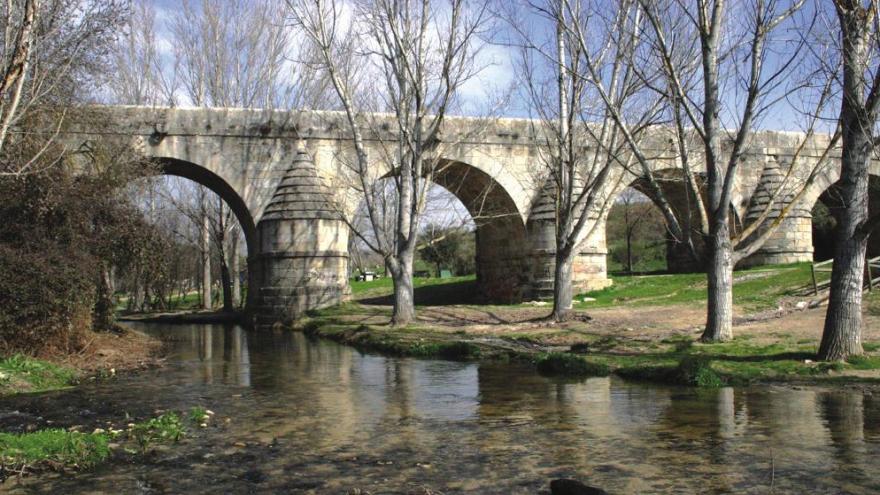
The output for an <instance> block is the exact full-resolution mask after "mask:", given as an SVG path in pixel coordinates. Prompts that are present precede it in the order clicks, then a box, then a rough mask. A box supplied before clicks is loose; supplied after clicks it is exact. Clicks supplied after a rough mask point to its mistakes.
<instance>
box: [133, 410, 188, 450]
mask: <svg viewBox="0 0 880 495" xmlns="http://www.w3.org/2000/svg"><path fill="white" fill-rule="evenodd" d="M128 436H129V438H131V439H133V440H134V441H135V442H137V444H138V446H140V448H141V450H143V451H146V450H147V449H148V448H150V445H151V444H153V443H167V442H177V441H178V440H180V438H181V437H182V436H183V422H182V421H181V420H180V416H178V415H177V413H173V412H169V413H165V414H163V415H161V416H158V417H155V418H153V419H151V420H149V421H145V422H143V423H137V424H135V425H133V426H131V428H130V429H129V430H128Z"/></svg>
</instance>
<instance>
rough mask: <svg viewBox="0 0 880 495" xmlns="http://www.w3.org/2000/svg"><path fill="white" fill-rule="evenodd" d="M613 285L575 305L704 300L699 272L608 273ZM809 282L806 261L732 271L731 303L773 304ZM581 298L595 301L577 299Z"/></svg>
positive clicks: (703, 278) (751, 306) (765, 306)
mask: <svg viewBox="0 0 880 495" xmlns="http://www.w3.org/2000/svg"><path fill="white" fill-rule="evenodd" d="M823 275H824V276H826V277H827V274H823ZM611 279H612V280H613V282H614V283H613V285H611V286H609V287H607V288H605V289H602V290H598V291H592V292H587V293H585V294H581V295H579V296H578V297H577V299H578V302H577V303H576V307H578V308H600V307H609V306H615V305H618V304H627V305H631V306H662V305H671V304H683V303H695V302H703V301H705V300H706V293H707V287H706V275H705V274H703V273H686V274H668V275H644V276H636V275H612V276H611ZM810 283H811V276H810V264H809V263H796V264H791V265H776V266H762V267H756V268H750V269H746V270H738V271H736V272H735V273H734V287H733V302H734V304H737V305H740V306H742V307H744V308H746V309H748V310H752V311H760V310H765V309H771V308H774V307H776V305H777V303H778V300H779V298H781V297H783V296H789V295H794V294H795V293H796V292H798V291H799V290H800V289H803V288H804V287H807V286H808V284H810ZM583 297H590V298H593V299H595V301H589V302H586V303H584V302H580V300H582V299H583Z"/></svg>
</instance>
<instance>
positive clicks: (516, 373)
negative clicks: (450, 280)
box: [0, 324, 880, 494]
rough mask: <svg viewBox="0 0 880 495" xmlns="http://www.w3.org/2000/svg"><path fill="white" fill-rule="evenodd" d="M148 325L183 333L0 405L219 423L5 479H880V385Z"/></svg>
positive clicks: (393, 486) (633, 489) (692, 485)
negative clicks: (688, 379) (641, 369)
mask: <svg viewBox="0 0 880 495" xmlns="http://www.w3.org/2000/svg"><path fill="white" fill-rule="evenodd" d="M137 328H138V329H141V330H143V331H146V332H149V333H153V334H156V335H159V336H161V337H162V338H163V339H165V340H166V341H168V342H169V343H170V346H171V355H170V357H169V359H168V363H167V366H165V367H163V368H161V369H155V370H150V371H146V372H143V373H139V374H136V375H131V376H123V377H119V378H117V379H113V380H108V381H105V382H100V383H90V384H86V385H83V386H81V387H78V388H76V389H73V390H69V391H63V392H58V393H51V394H43V395H38V396H22V397H13V398H7V399H3V400H0V413H2V414H3V415H5V416H6V417H7V418H10V417H18V418H21V417H28V416H30V417H33V418H34V421H36V422H38V423H40V425H41V426H45V425H46V424H50V423H47V422H51V424H52V425H58V426H72V425H74V424H80V425H83V427H84V429H88V428H93V427H95V426H96V425H100V424H101V423H103V422H106V421H113V422H114V424H118V425H124V424H125V423H126V422H127V419H126V414H129V415H130V416H131V417H133V418H135V419H144V418H146V417H150V416H151V415H153V414H155V412H157V411H158V410H177V411H186V410H188V409H189V408H190V407H192V406H195V405H200V406H204V407H206V408H208V409H211V410H213V411H214V412H215V413H216V415H215V417H214V420H213V421H212V422H211V426H210V427H208V428H206V429H197V431H195V432H194V433H193V434H191V435H189V436H188V437H187V438H186V439H184V441H183V442H182V443H181V444H179V445H176V446H174V447H171V448H161V449H159V450H158V451H156V452H154V453H152V454H148V455H146V456H135V457H131V458H127V457H120V456H117V457H116V458H115V460H114V461H113V462H110V463H108V464H106V465H104V466H102V467H100V468H98V469H95V470H92V471H89V472H84V473H78V474H76V475H49V476H40V477H34V478H30V479H25V480H23V481H19V482H17V481H14V480H9V481H7V482H6V483H4V484H3V485H0V491H11V492H13V493H186V494H194V493H253V492H263V493H342V494H345V493H358V492H357V490H361V492H360V493H505V494H506V493H531V494H534V493H539V492H541V490H545V489H546V488H547V486H548V484H549V481H550V480H552V479H555V478H562V477H571V478H577V479H579V480H581V481H583V482H586V483H588V484H590V485H594V486H598V487H601V488H604V489H605V490H607V491H609V492H610V493H771V492H772V493H807V492H809V493H878V492H880V467H878V461H880V396H872V395H870V394H869V393H866V392H862V391H858V390H841V391H833V392H829V391H821V390H809V389H807V390H795V389H791V388H784V387H772V386H762V387H755V388H745V389H733V388H725V389H721V390H712V391H697V390H691V389H686V388H674V387H659V386H654V385H641V384H633V383H628V382H624V381H621V380H618V379H614V378H611V379H609V378H593V379H588V380H583V381H564V380H556V379H550V378H545V377H541V376H539V375H537V374H536V373H535V372H534V370H533V369H532V368H530V367H526V366H520V365H514V364H505V363H497V364H491V363H490V364H475V363H459V362H447V361H439V360H419V359H398V358H386V357H381V356H377V355H371V354H362V353H359V352H358V351H355V350H352V349H350V348H348V347H344V346H340V345H336V344H333V343H328V342H324V341H312V340H308V339H306V338H305V337H304V336H303V335H302V334H299V333H273V332H248V331H245V330H244V329H242V328H240V327H237V326H222V325H174V326H169V325H158V324H149V325H137ZM227 418H228V421H227ZM9 421H11V420H6V423H9ZM3 425H4V422H3V421H0V427H3ZM7 429H8V427H7ZM426 490H429V491H426Z"/></svg>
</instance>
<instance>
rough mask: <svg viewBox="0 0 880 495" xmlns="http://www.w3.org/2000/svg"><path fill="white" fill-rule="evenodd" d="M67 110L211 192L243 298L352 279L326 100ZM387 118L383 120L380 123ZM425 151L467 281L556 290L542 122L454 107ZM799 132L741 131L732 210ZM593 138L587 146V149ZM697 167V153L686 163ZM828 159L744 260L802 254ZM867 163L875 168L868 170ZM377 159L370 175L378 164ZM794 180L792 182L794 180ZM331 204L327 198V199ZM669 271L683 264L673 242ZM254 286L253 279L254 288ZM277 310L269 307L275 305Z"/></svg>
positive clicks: (332, 289)
mask: <svg viewBox="0 0 880 495" xmlns="http://www.w3.org/2000/svg"><path fill="white" fill-rule="evenodd" d="M83 115H85V116H86V117H85V118H76V117H75V118H73V119H72V121H73V123H72V124H71V129H70V131H69V133H68V134H66V138H65V142H66V143H68V144H69V146H72V147H75V146H80V145H82V144H83V142H86V141H95V140H100V139H109V138H113V139H120V138H121V139H125V140H129V139H130V140H131V142H132V143H134V145H135V146H136V147H137V149H138V150H139V151H140V152H141V153H143V155H144V156H145V157H148V158H150V159H152V160H155V161H156V162H157V163H159V164H160V165H161V169H162V170H163V171H164V173H166V174H171V175H177V176H181V177H185V178H188V179H191V180H193V181H196V182H198V183H200V184H202V185H204V186H207V187H208V188H210V189H211V190H213V191H214V192H216V193H217V194H219V195H220V196H221V197H222V198H223V199H224V200H225V201H226V202H227V203H228V204H229V206H230V207H231V208H232V210H233V211H234V213H235V215H236V216H237V218H238V221H239V222H240V224H241V226H242V228H243V230H244V234H245V238H246V241H247V247H248V257H249V259H248V267H249V274H250V288H251V289H250V290H249V292H248V293H249V297H248V306H249V309H251V310H253V311H255V312H258V313H259V312H262V313H266V314H270V315H277V316H278V317H279V318H282V319H286V318H291V317H296V316H298V315H300V314H301V313H302V312H303V311H305V310H307V309H311V308H317V307H321V306H326V305H329V304H333V303H336V302H338V301H339V300H340V298H343V297H345V294H346V293H347V291H348V282H347V280H348V275H349V274H348V257H347V256H348V255H347V242H348V228H347V226H346V225H345V224H344V223H343V222H342V221H341V217H342V215H344V214H346V213H349V214H350V213H351V212H352V211H353V210H354V209H355V208H356V205H357V195H356V194H353V192H352V191H353V189H352V186H351V183H350V182H349V181H350V177H348V175H347V173H346V167H345V164H346V163H349V162H348V157H351V156H352V142H351V139H350V137H349V135H348V134H347V132H346V129H347V125H346V122H345V120H344V116H343V115H342V114H340V113H336V112H312V111H294V112H283V111H263V110H243V109H182V108H153V107H126V106H108V107H90V108H88V109H86V110H84V111H83ZM383 119H386V120H387V121H386V123H382V122H383ZM370 122H371V123H372V124H373V126H372V127H371V129H373V130H372V132H371V134H370V135H368V136H367V142H368V146H369V147H370V155H371V157H379V156H381V153H380V149H381V145H382V143H385V142H387V141H388V140H393V139H394V136H393V134H392V133H391V131H390V130H389V129H394V126H393V122H392V121H391V120H390V117H387V116H381V115H380V116H373V117H372V118H371V119H370ZM442 131H443V132H442V134H441V142H440V143H439V144H438V146H437V147H436V149H435V151H434V152H435V153H437V157H438V158H440V159H441V161H442V163H443V172H442V173H439V174H437V175H436V176H435V177H434V178H433V180H434V181H435V182H436V183H438V184H440V185H441V186H443V187H445V188H446V189H448V190H449V191H450V192H451V193H452V194H454V195H455V196H456V197H458V198H459V199H460V200H461V202H462V203H463V204H464V205H465V207H467V208H468V211H469V212H470V213H471V215H472V216H473V217H474V218H475V223H476V225H477V233H476V242H477V247H476V252H477V254H476V258H477V259H476V265H477V280H478V284H479V286H480V290H481V293H482V295H483V296H484V297H485V298H486V299H487V300H491V301H499V302H504V301H517V300H521V299H523V298H536V297H543V296H546V295H548V294H549V291H550V290H551V289H552V274H553V252H554V244H555V241H554V236H553V218H554V212H553V198H552V197H551V195H550V192H551V191H552V187H550V186H549V185H548V183H547V179H546V178H547V173H546V168H545V167H544V166H543V165H542V164H543V161H542V160H543V157H544V156H545V155H544V153H545V152H546V150H547V147H546V145H545V140H544V139H543V137H542V131H541V124H540V122H537V121H531V120H526V119H493V120H485V119H474V118H458V117H451V118H448V119H447V120H446V121H445V124H444V127H443V130H442ZM666 132H667V130H664V129H658V130H656V131H652V134H650V135H649V137H648V138H646V139H648V141H647V145H646V146H645V149H647V150H649V152H650V156H651V157H652V158H651V160H652V164H653V166H654V168H655V170H656V171H657V172H658V173H657V176H658V177H664V178H666V179H668V180H665V181H663V184H664V185H663V187H664V188H668V189H667V191H666V192H667V196H668V197H669V198H670V202H671V203H672V206H673V207H674V208H675V209H677V210H679V211H680V212H683V211H687V209H689V208H690V203H692V201H690V200H689V198H687V195H686V194H685V193H684V186H683V184H682V182H681V171H680V170H681V169H680V164H679V162H678V159H677V156H676V154H675V152H674V150H673V148H672V141H671V140H670V139H669V136H668V135H667V133H666ZM801 137H802V136H801V135H798V134H793V133H780V132H760V133H756V134H754V135H753V136H751V139H750V147H749V150H748V153H747V154H746V157H745V163H744V164H743V166H741V167H740V168H739V174H738V176H737V177H736V184H735V198H734V202H733V204H732V205H731V208H732V209H733V210H734V211H735V213H736V215H734V216H735V217H736V219H737V220H738V219H746V218H748V217H749V216H750V214H751V215H754V212H755V211H756V208H758V209H759V207H760V205H761V203H762V201H766V196H767V191H768V190H771V191H772V190H774V188H775V187H776V186H775V184H778V183H779V182H780V181H781V180H782V175H783V174H784V172H785V170H787V168H788V167H787V165H786V164H787V163H790V161H791V157H792V156H793V155H794V153H795V147H796V146H797V143H798V142H799V141H800V139H801ZM826 139H827V138H826V137H824V136H818V137H816V138H814V139H812V140H811V142H809V143H808V145H807V146H806V148H805V151H804V152H803V153H802V156H801V158H800V159H799V160H798V164H797V165H796V166H795V167H794V175H795V176H805V175H806V174H807V173H808V171H809V170H811V169H812V167H813V166H814V165H815V163H816V162H817V158H818V156H819V155H820V154H821V150H822V149H823V143H824V142H826ZM590 149H591V147H589V146H586V147H585V151H587V152H589V151H590ZM692 167H693V168H694V169H695V170H696V171H697V174H698V175H700V174H702V170H703V169H704V167H703V166H702V165H701V164H695V165H692ZM838 168H839V167H838V166H837V160H836V159H834V160H831V162H830V163H829V166H828V167H826V169H825V170H823V171H822V173H821V174H820V176H819V178H818V180H816V181H815V183H814V184H813V185H812V186H811V187H810V190H809V192H808V194H807V195H806V197H805V198H804V200H803V202H802V204H801V205H798V208H797V209H796V211H795V213H794V214H793V215H791V216H790V217H789V218H787V219H786V220H785V221H784V223H783V225H782V227H781V228H780V229H779V230H778V232H777V233H776V234H775V235H774V236H773V238H771V239H770V241H769V242H767V243H766V244H765V246H764V247H763V249H762V250H761V251H759V252H758V253H756V254H755V255H754V256H753V257H752V258H750V259H749V260H746V262H747V263H750V264H761V263H780V262H795V261H807V260H811V259H812V254H813V247H812V239H811V217H810V209H811V207H812V205H813V204H814V203H815V202H816V201H817V199H818V198H819V196H820V195H821V194H822V193H823V191H825V190H826V189H827V188H828V187H829V186H830V185H831V184H833V183H834V182H835V181H836V178H837V174H838ZM876 169H877V166H876V164H875V170H874V172H875V173H880V170H876ZM388 173H389V171H388V170H387V167H385V165H384V164H383V163H382V162H381V160H378V159H377V162H376V174H377V177H379V176H383V175H387V174H388ZM792 182H793V183H795V182H797V181H792ZM639 184H640V179H639V177H637V176H636V175H633V173H631V172H628V171H627V170H625V169H624V168H623V167H621V168H620V169H619V170H617V171H616V173H615V176H614V180H611V181H609V184H607V185H606V187H605V189H604V190H603V191H602V197H603V198H604V200H605V201H606V204H611V203H612V202H613V201H614V200H615V198H616V197H617V195H619V194H620V193H621V192H622V191H623V190H624V189H626V188H627V187H629V186H634V187H636V188H638V187H639ZM328 204H332V205H335V206H333V207H328ZM606 214H607V210H606V213H605V214H603V213H601V212H599V213H595V214H593V213H591V215H593V216H594V217H595V219H594V222H593V226H592V228H589V229H588V230H589V235H588V236H586V238H585V240H584V241H583V243H582V247H581V249H580V254H579V256H578V259H577V262H576V265H575V268H574V270H575V275H574V280H575V283H576V284H577V285H578V287H579V288H580V289H595V288H601V287H604V286H606V285H608V284H609V283H610V281H609V279H608V278H607V276H606V254H607V249H606V243H605V215H606ZM668 253H669V260H668V263H669V267H670V269H671V270H685V269H688V268H692V267H689V266H687V262H686V261H682V258H681V256H678V254H677V249H676V247H675V246H674V243H670V247H669V249H668ZM254 289H257V290H254ZM273 318H275V316H273Z"/></svg>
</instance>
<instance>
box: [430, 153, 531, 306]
mask: <svg viewBox="0 0 880 495" xmlns="http://www.w3.org/2000/svg"><path fill="white" fill-rule="evenodd" d="M431 180H432V182H433V183H434V184H436V185H438V186H441V187H443V188H444V189H446V190H447V191H449V192H450V193H451V194H452V195H453V196H455V197H456V198H458V200H459V201H461V203H462V204H463V205H464V207H465V208H466V209H467V211H468V213H469V214H470V216H471V218H472V219H473V221H474V224H475V225H476V267H477V284H478V287H479V291H480V294H481V295H482V296H483V298H484V299H486V300H487V301H492V302H519V301H520V300H522V299H523V297H525V296H526V295H527V292H528V282H529V281H528V273H527V269H526V266H525V262H526V254H527V253H526V249H527V245H528V242H527V241H528V236H527V233H526V225H525V223H524V222H523V218H522V215H521V214H520V211H519V208H518V206H517V204H516V202H515V201H514V199H513V197H512V196H511V194H510V193H509V192H508V191H507V189H506V188H505V187H504V186H502V185H501V184H500V183H499V182H498V181H497V180H496V179H495V178H494V177H492V176H491V175H490V174H488V173H486V172H485V171H484V170H482V169H481V168H479V167H476V166H474V165H471V164H469V163H466V162H464V161H459V160H442V161H441V162H440V163H439V165H438V169H437V171H436V172H435V174H434V175H433V176H432V177H431Z"/></svg>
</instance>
